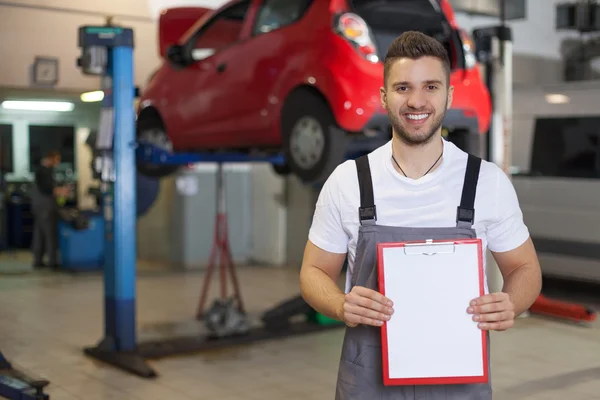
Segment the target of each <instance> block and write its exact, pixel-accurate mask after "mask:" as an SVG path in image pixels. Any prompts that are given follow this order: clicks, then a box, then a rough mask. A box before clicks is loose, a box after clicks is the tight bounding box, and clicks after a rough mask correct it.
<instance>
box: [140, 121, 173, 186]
mask: <svg viewBox="0 0 600 400" xmlns="http://www.w3.org/2000/svg"><path fill="white" fill-rule="evenodd" d="M136 134H137V141H138V143H147V144H151V145H153V146H155V147H157V148H159V149H162V150H166V151H169V152H171V151H173V144H172V143H171V140H170V139H169V136H168V135H167V132H166V131H165V129H164V126H163V123H162V121H161V119H160V117H159V116H158V115H156V113H142V114H140V116H139V117H138V121H137V133H136ZM179 168H180V166H179V165H161V164H150V163H145V162H142V161H139V160H138V161H137V170H138V172H139V173H140V174H142V175H145V176H147V177H151V178H164V177H166V176H169V175H171V174H173V173H175V172H177V171H178V170H179Z"/></svg>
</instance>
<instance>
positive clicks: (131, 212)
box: [78, 21, 383, 378]
mask: <svg viewBox="0 0 600 400" xmlns="http://www.w3.org/2000/svg"><path fill="white" fill-rule="evenodd" d="M79 47H80V48H81V52H82V56H81V57H80V58H79V60H78V66H79V67H81V69H82V72H83V73H84V74H86V75H99V76H101V77H102V86H103V90H104V92H105V96H104V100H103V104H102V111H101V122H100V128H99V132H98V136H97V140H96V146H95V147H96V150H97V152H98V153H97V154H98V164H97V165H96V169H97V170H98V172H100V176H101V179H100V180H101V182H102V184H101V190H102V192H103V198H104V201H103V204H104V217H105V224H106V227H105V265H104V296H105V300H104V318H105V321H104V324H105V325H104V326H105V331H104V338H103V339H102V340H101V341H100V342H99V343H98V344H97V345H96V346H95V347H88V348H85V350H84V351H85V354H87V355H88V356H90V357H93V358H95V359H98V360H100V361H103V362H106V363H108V364H111V365H113V366H116V367H119V368H121V369H123V370H125V371H128V372H131V373H134V374H136V375H139V376H141V377H145V378H153V377H156V376H157V373H156V372H155V370H154V369H153V368H151V367H150V365H149V364H148V363H147V362H146V359H151V358H160V357H166V356H170V355H174V354H187V353H191V352H198V351H202V350H208V349H214V348H216V347H223V346H232V345H238V344H244V343H249V342H254V341H258V340H266V339H272V338H278V337H285V336H290V335H298V334H304V333H309V332H316V331H320V330H324V329H331V328H334V327H337V326H339V325H338V324H333V323H318V322H315V321H313V319H311V318H309V317H308V316H309V315H313V314H314V310H312V309H311V308H310V307H309V306H308V305H307V304H306V303H305V302H304V301H303V300H302V298H301V297H300V296H298V297H295V298H292V299H290V300H287V301H284V302H282V303H280V304H278V305H276V306H275V307H273V308H272V309H270V310H268V311H266V312H265V313H263V314H262V316H261V317H260V321H255V322H256V323H257V324H248V326H246V329H242V330H241V331H242V332H240V333H238V334H229V335H223V334H222V332H219V331H218V329H216V330H213V331H212V332H210V328H211V325H213V327H216V328H219V327H222V323H223V319H227V318H228V317H229V316H228V314H227V312H229V311H231V307H225V309H226V312H225V313H223V312H221V311H222V308H223V307H221V311H219V306H222V305H223V303H221V304H219V302H216V303H215V306H213V307H212V309H211V310H208V311H207V312H206V313H205V312H204V309H203V308H204V302H205V300H206V291H207V289H208V281H209V278H210V274H211V273H212V270H213V268H214V265H213V264H214V261H215V260H214V258H215V257H216V255H217V254H219V255H220V256H221V257H220V258H221V263H220V269H221V274H220V277H221V289H222V290H221V295H222V298H221V301H222V302H225V301H226V299H225V298H224V297H226V283H225V279H226V274H227V271H228V270H229V273H230V275H231V276H232V278H234V279H233V280H234V288H235V291H236V298H237V300H238V311H240V310H241V311H242V312H241V313H239V314H238V317H240V316H241V317H242V322H244V321H245V319H244V318H245V311H244V310H243V306H242V305H241V296H240V295H239V288H238V287H237V279H235V274H234V270H233V264H232V263H231V262H230V261H229V260H230V255H229V248H228V245H227V242H226V240H225V236H226V230H225V229H224V225H225V210H224V207H223V205H224V197H223V176H222V175H223V168H222V164H224V163H238V162H242V163H249V162H268V163H271V164H281V163H282V162H283V156H281V155H279V154H276V155H253V154H242V153H225V154H224V153H212V154H196V153H191V154H182V153H178V154H170V153H167V152H165V151H162V150H160V149H157V148H155V147H153V146H151V145H148V144H143V143H137V144H136V142H135V140H136V138H135V126H134V121H135V112H134V109H133V101H134V80H133V47H134V43H133V30H132V29H131V28H125V27H120V26H113V25H112V24H111V23H110V21H109V22H107V24H106V25H104V26H82V27H80V28H79ZM382 143H383V141H381V142H379V143H378V142H377V140H364V141H356V142H353V143H351V144H350V146H349V148H348V155H349V158H354V157H356V156H358V155H360V154H363V153H365V152H368V151H370V150H372V149H374V148H375V147H378V146H379V145H381V144H382ZM136 158H137V159H139V160H141V161H143V162H151V163H157V164H176V165H189V164H195V163H200V162H210V163H217V164H218V165H219V177H218V182H219V184H218V185H219V186H218V188H217V196H219V198H218V202H217V204H218V206H219V207H218V210H217V216H216V219H217V223H216V224H215V243H214V246H215V247H214V248H213V255H212V257H211V261H210V264H211V266H210V267H209V270H208V272H207V275H209V276H207V277H206V278H205V279H206V280H205V283H204V288H203V291H202V294H201V298H200V304H199V307H198V310H197V316H196V317H197V318H200V319H202V318H204V319H206V320H207V326H208V328H209V332H208V333H203V334H197V335H192V336H188V337H180V338H172V339H167V340H155V341H149V342H144V343H138V342H137V338H136V317H135V307H136V305H135V277H136V275H135V270H136V268H135V265H136V258H137V257H136V252H135V249H136V228H135V223H136V210H135V208H136V193H135V190H131V188H134V187H135V171H136V165H135V160H136ZM311 312H312V313H311ZM296 316H306V317H307V318H306V320H305V321H301V322H295V321H294V322H292V321H291V320H292V318H293V317H296ZM317 319H318V318H317ZM237 321H238V322H239V321H240V320H239V319H238V320H237Z"/></svg>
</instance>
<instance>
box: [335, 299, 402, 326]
mask: <svg viewBox="0 0 600 400" xmlns="http://www.w3.org/2000/svg"><path fill="white" fill-rule="evenodd" d="M344 314H345V315H346V318H347V319H349V320H350V322H355V323H359V324H368V325H375V326H381V325H382V324H383V322H385V321H389V320H390V318H391V313H389V314H388V313H382V312H378V311H375V310H370V309H368V308H364V307H360V306H358V305H354V304H350V303H346V304H344Z"/></svg>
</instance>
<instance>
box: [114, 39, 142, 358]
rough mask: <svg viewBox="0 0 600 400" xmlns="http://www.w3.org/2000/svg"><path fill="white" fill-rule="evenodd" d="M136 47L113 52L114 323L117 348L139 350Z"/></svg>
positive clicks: (118, 49) (122, 48) (120, 48)
mask: <svg viewBox="0 0 600 400" xmlns="http://www.w3.org/2000/svg"><path fill="white" fill-rule="evenodd" d="M133 87H134V81H133V48H132V47H125V46H119V47H115V48H114V49H113V90H114V92H113V95H114V111H115V136H114V165H115V175H116V178H117V179H116V180H115V183H114V201H115V207H114V218H115V219H114V233H115V234H114V249H115V257H114V280H115V281H114V283H115V285H114V298H113V299H112V301H113V302H114V310H115V315H114V322H115V325H116V335H117V336H116V339H117V343H116V345H117V349H118V350H120V351H134V350H135V348H136V337H135V328H136V319H135V278H136V276H135V269H136V268H135V266H136V257H137V254H136V253H137V252H136V209H135V208H136V204H137V203H136V181H135V171H136V166H135V150H134V146H133V145H134V142H135V126H134V124H135V122H134V121H135V112H134V109H133Z"/></svg>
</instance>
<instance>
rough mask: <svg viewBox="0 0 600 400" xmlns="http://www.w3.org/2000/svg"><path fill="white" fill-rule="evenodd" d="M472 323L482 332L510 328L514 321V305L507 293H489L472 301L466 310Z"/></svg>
mask: <svg viewBox="0 0 600 400" xmlns="http://www.w3.org/2000/svg"><path fill="white" fill-rule="evenodd" d="M467 312H468V313H469V314H473V321H476V322H479V323H478V324H477V326H478V327H479V328H480V329H482V330H495V331H503V330H506V329H509V328H512V327H513V325H514V323H515V321H514V319H515V312H514V304H513V303H512V301H511V300H510V297H509V296H508V294H507V293H503V292H500V293H490V294H487V295H485V296H481V297H479V298H476V299H473V300H472V301H471V303H470V305H469V307H468V308H467Z"/></svg>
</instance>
